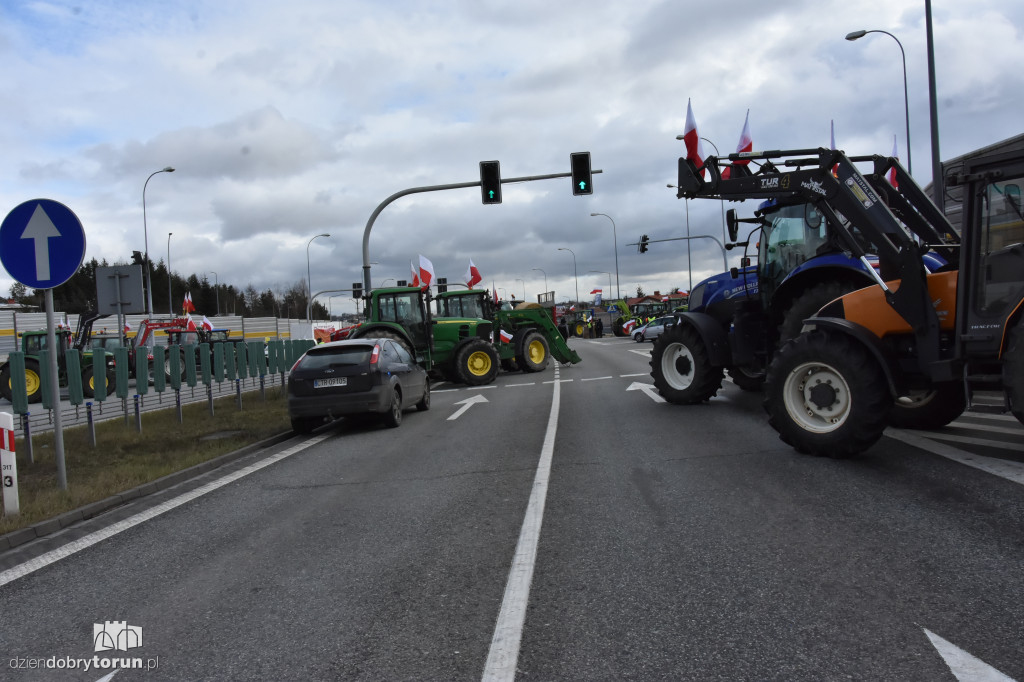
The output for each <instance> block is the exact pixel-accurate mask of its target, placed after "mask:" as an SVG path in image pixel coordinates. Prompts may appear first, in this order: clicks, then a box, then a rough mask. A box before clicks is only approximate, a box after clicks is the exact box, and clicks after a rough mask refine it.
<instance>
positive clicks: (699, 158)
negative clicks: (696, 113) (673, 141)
mask: <svg viewBox="0 0 1024 682" xmlns="http://www.w3.org/2000/svg"><path fill="white" fill-rule="evenodd" d="M683 143H684V144H686V158H687V159H689V160H690V161H693V163H694V165H696V166H697V168H700V169H701V171H700V175H701V177H704V145H702V144H701V142H700V135H699V134H698V133H697V121H696V119H694V117H693V107H691V106H690V100H689V99H687V100H686V127H684V128H683Z"/></svg>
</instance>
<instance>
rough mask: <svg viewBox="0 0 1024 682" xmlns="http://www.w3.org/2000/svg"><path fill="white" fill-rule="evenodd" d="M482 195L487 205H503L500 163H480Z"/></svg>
mask: <svg viewBox="0 0 1024 682" xmlns="http://www.w3.org/2000/svg"><path fill="white" fill-rule="evenodd" d="M480 195H481V199H482V200H483V202H484V203H485V204H500V203H501V164H500V163H499V162H497V161H481V162H480Z"/></svg>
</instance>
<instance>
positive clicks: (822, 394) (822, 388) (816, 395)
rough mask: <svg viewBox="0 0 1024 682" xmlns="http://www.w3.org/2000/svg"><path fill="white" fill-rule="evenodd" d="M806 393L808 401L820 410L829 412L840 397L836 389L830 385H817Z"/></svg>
mask: <svg viewBox="0 0 1024 682" xmlns="http://www.w3.org/2000/svg"><path fill="white" fill-rule="evenodd" d="M806 393H807V399H808V400H809V401H810V402H812V403H814V404H815V405H816V406H817V407H818V409H819V410H827V409H828V408H830V407H832V405H834V404H835V403H836V399H837V397H838V394H837V393H836V389H835V388H833V387H832V385H831V384H829V383H817V384H815V385H814V386H812V387H811V388H810V390H809V391H806Z"/></svg>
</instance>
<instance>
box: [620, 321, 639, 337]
mask: <svg viewBox="0 0 1024 682" xmlns="http://www.w3.org/2000/svg"><path fill="white" fill-rule="evenodd" d="M635 326H636V320H629V321H628V322H626V324H624V325H622V330H623V331H624V332H626V333H627V334H629V333H632V331H633V327H635Z"/></svg>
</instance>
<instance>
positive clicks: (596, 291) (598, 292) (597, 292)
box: [590, 289, 604, 294]
mask: <svg viewBox="0 0 1024 682" xmlns="http://www.w3.org/2000/svg"><path fill="white" fill-rule="evenodd" d="M602 291H604V290H603V289H594V290H593V291H591V292H590V293H592V294H600V293H601V292H602Z"/></svg>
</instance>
